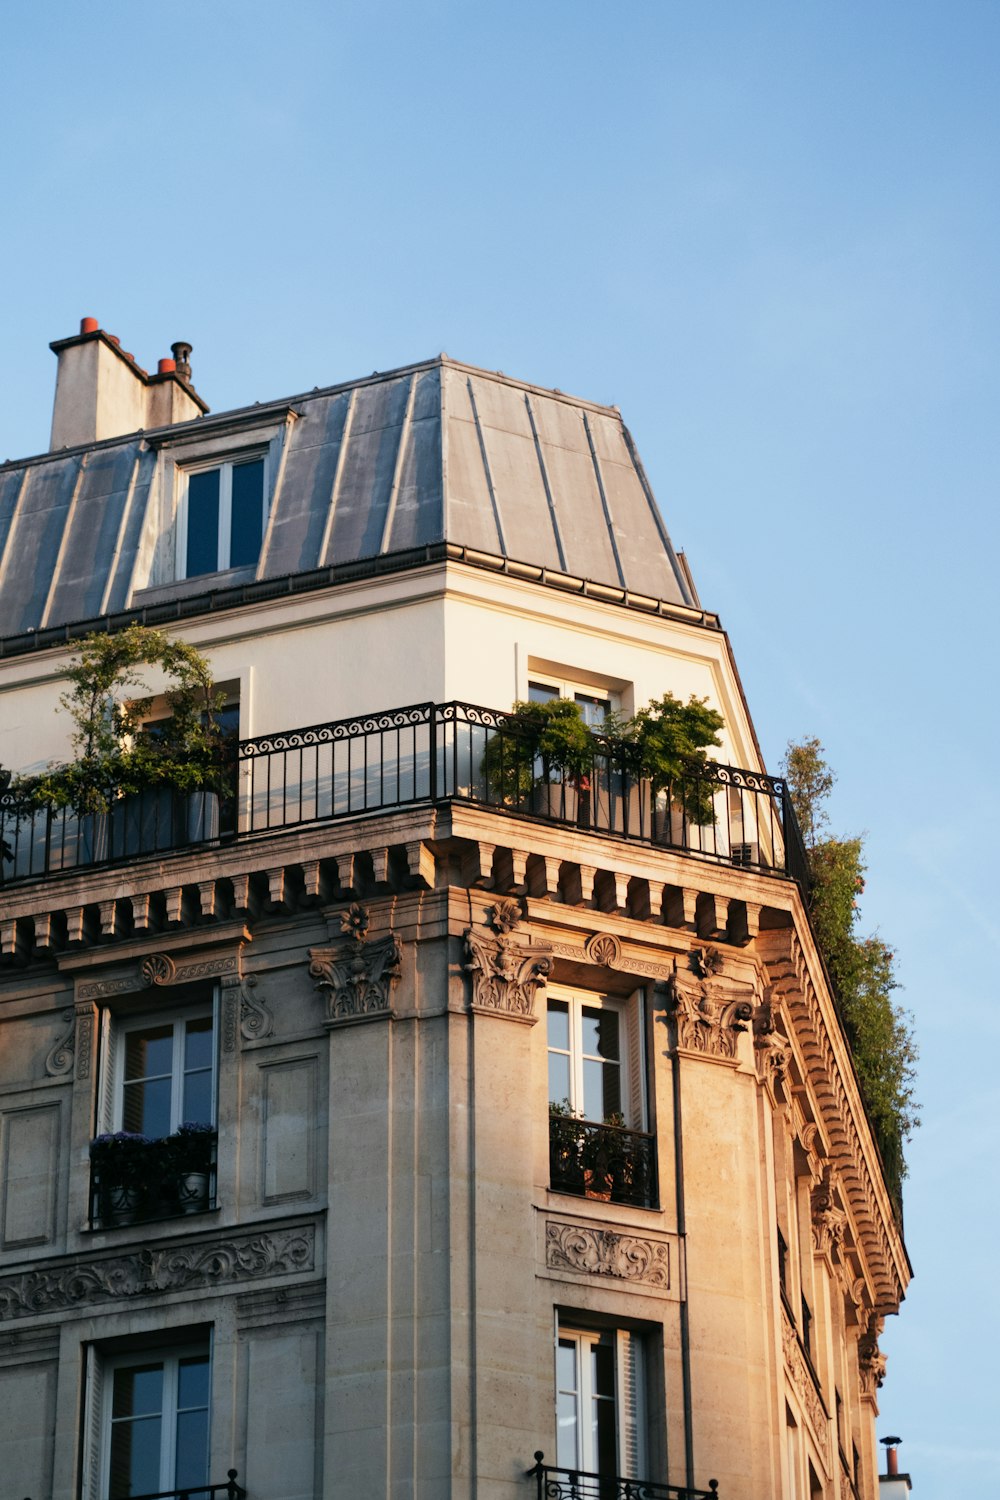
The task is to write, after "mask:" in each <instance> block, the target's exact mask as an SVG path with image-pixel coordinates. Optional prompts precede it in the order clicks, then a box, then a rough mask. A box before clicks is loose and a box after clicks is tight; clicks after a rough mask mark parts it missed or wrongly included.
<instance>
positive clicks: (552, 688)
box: [528, 680, 617, 730]
mask: <svg viewBox="0 0 1000 1500" xmlns="http://www.w3.org/2000/svg"><path fill="white" fill-rule="evenodd" d="M554 698H570V699H572V701H573V702H574V703H575V704H576V706H577V708H578V709H579V710H580V717H581V718H582V719H583V722H584V723H585V724H586V725H587V728H588V729H597V730H600V729H603V727H604V721H605V719H606V718H607V716H608V714H609V713H611V712H612V710H613V709H614V708H616V707H617V704H615V703H613V702H612V700H611V698H610V697H609V696H608V695H607V694H606V693H595V692H582V691H578V690H577V689H576V688H575V687H574V686H573V684H572V683H566V682H556V681H554V680H553V681H547V682H542V681H537V682H536V681H535V680H532V681H531V682H529V683H528V701H529V702H531V703H550V702H552V700H553V699H554Z"/></svg>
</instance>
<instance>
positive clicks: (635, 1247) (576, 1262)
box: [545, 1219, 670, 1291]
mask: <svg viewBox="0 0 1000 1500" xmlns="http://www.w3.org/2000/svg"><path fill="white" fill-rule="evenodd" d="M545 1264H546V1265H547V1266H548V1267H549V1269H550V1270H553V1271H576V1272H580V1273H582V1274H586V1275H588V1276H610V1277H613V1278H614V1279H615V1280H618V1281H633V1282H639V1283H641V1284H643V1285H646V1286H654V1287H658V1288H659V1289H660V1290H661V1291H669V1289H670V1246H669V1244H668V1243H667V1242H666V1241H665V1240H652V1239H648V1238H646V1237H645V1236H642V1235H635V1234H620V1233H618V1231H617V1230H613V1229H601V1228H599V1227H597V1226H596V1225H593V1224H561V1223H557V1222H556V1221H555V1220H553V1219H550V1220H548V1221H547V1223H546V1225H545Z"/></svg>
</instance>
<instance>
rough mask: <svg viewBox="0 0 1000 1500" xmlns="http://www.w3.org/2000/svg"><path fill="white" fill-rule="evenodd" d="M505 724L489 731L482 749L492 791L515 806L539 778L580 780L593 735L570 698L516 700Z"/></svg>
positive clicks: (590, 757)
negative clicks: (487, 739)
mask: <svg viewBox="0 0 1000 1500" xmlns="http://www.w3.org/2000/svg"><path fill="white" fill-rule="evenodd" d="M508 725H509V728H506V729H504V730H502V731H500V732H499V733H496V734H493V735H491V737H490V739H489V742H488V744H487V746H486V750H485V752H484V754H483V761H482V770H483V774H484V775H485V776H486V778H487V781H488V783H489V787H490V792H491V796H492V797H495V798H496V797H498V798H499V799H500V800H501V801H503V802H506V803H509V804H511V805H515V806H516V805H517V804H519V803H523V802H524V801H525V800H526V799H528V798H529V797H530V796H531V792H532V789H533V788H534V786H535V785H536V784H537V783H539V782H541V783H545V782H559V781H563V780H565V781H568V782H569V783H571V784H572V785H579V783H580V782H581V781H582V780H583V779H584V778H585V777H586V776H588V775H589V773H590V768H591V765H592V764H593V758H594V751H595V744H594V739H593V736H592V735H591V733H590V731H589V729H588V728H587V726H586V724H585V723H584V722H583V718H582V717H581V714H580V708H579V705H578V704H576V703H574V702H573V701H572V700H571V699H569V698H552V699H550V700H549V701H548V702H546V703H529V702H526V701H522V700H519V701H518V702H516V703H515V704H514V706H513V708H512V709H511V711H510V714H509V716H508Z"/></svg>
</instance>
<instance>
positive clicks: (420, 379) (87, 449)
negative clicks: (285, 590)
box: [0, 355, 697, 637]
mask: <svg viewBox="0 0 1000 1500" xmlns="http://www.w3.org/2000/svg"><path fill="white" fill-rule="evenodd" d="M282 417H286V418H287V420H288V425H287V430H286V437H285V441H284V445H283V450H282V454H281V460H280V464H279V466H278V472H277V474H276V475H275V476H274V480H273V494H272V501H271V510H270V519H269V522H268V528H267V533H266V536H265V539H264V544H263V548H262V552H261V557H260V561H259V564H258V567H257V570H256V575H255V576H256V578H257V579H272V578H278V577H285V576H287V575H290V574H296V573H303V572H308V571H311V570H315V569H317V568H324V567H330V566H334V565H337V564H341V563H354V562H358V561H361V560H363V559H369V558H379V557H384V556H390V555H392V554H397V553H401V552H405V551H407V550H409V549H414V548H419V547H423V546H429V545H433V544H435V543H441V542H446V543H453V544H457V545H459V546H461V547H464V548H467V549H470V550H473V551H481V552H483V553H487V554H490V555H492V556H495V557H501V558H506V559H510V560H512V561H515V560H516V561H518V562H522V563H529V564H533V565H535V566H537V567H542V568H551V569H553V570H557V571H559V572H561V573H568V574H571V575H573V576H576V577H579V578H581V579H587V580H591V581H593V582H595V583H602V584H608V585H611V586H613V587H616V588H621V589H624V590H626V591H629V592H634V593H636V594H641V595H645V596H651V597H653V598H656V599H660V600H663V601H665V602H667V603H669V604H679V605H682V606H683V605H687V606H695V607H697V599H696V598H695V596H694V591H693V588H692V585H691V584H690V581H689V578H688V575H687V573H686V569H685V568H684V567H683V566H682V564H681V562H679V561H678V557H677V554H676V553H675V551H674V549H673V547H672V545H671V542H670V538H669V536H668V534H667V530H666V527H665V525H664V523H663V520H662V517H661V515H660V513H659V510H658V508H657V505H656V502H655V500H654V498H653V494H652V491H651V490H650V487H649V483H648V481H647V479H646V475H645V473H644V471H643V467H642V463H641V461H640V459H639V456H638V453H637V452H636V449H635V446H634V444H633V442H632V438H631V435H630V434H629V431H628V429H627V428H626V426H625V424H624V423H623V421H622V418H621V414H620V412H619V411H618V409H617V408H616V407H607V406H599V405H595V404H594V403H592V402H588V401H583V400H579V399H577V398H574V397H570V396H566V395H563V394H562V393H561V392H559V391H550V390H544V389H540V388H538V387H536V386H531V385H527V384H525V383H524V382H522V381H518V380H514V379H511V378H509V377H507V376H505V375H502V374H499V373H495V372H491V371H486V370H480V369H476V368H474V367H472V366H469V365H464V364H460V363H458V362H456V361H454V360H451V359H449V358H448V357H447V356H445V355H440V356H438V357H437V358H436V359H433V360H428V361H426V362H424V363H420V364H415V365H411V366H408V367H406V368H404V369H399V370H393V371H390V372H388V373H386V374H375V375H372V376H369V377H368V378H366V379H363V380H355V381H351V382H348V383H347V384H344V385H337V386H331V387H328V388H326V389H323V390H314V391H312V392H309V393H308V394H304V395H300V396H294V397H290V398H288V399H287V400H285V401H281V402H273V403H268V404H267V405H258V406H254V407H250V408H245V409H242V410H240V411H235V412H227V413H221V414H215V415H212V416H203V417H199V418H197V419H196V420H194V421H191V422H187V423H182V424H180V425H178V426H176V427H169V428H159V429H157V430H156V431H152V432H146V433H141V432H139V433H133V434H131V435H128V436H124V437H120V438H112V439H107V440H105V441H103V442H98V443H92V444H87V445H84V446H81V447H77V448H72V449H65V450H62V451H61V452H58V453H50V454H43V455H40V456H38V457H36V458H30V459H25V460H21V461H18V462H12V463H8V464H5V465H3V466H2V467H0V637H2V636H11V635H17V634H21V633H23V632H25V631H37V630H41V629H45V628H47V627H52V626H60V625H64V624H68V623H71V622H77V621H86V620H92V619H97V618H98V617H100V616H102V615H104V614H109V613H113V612H115V611H120V610H123V609H128V608H130V607H132V606H133V604H134V603H135V602H136V594H137V592H138V591H141V590H142V589H143V588H144V587H145V585H147V584H148V583H150V582H157V583H162V579H158V578H155V577H153V578H151V577H150V575H149V563H148V559H149V557H150V556H151V555H153V554H155V552H156V549H157V547H159V548H160V551H161V555H164V554H165V553H166V552H168V551H169V548H168V547H166V546H165V545H164V538H163V537H162V536H161V535H158V533H159V532H161V531H162V530H163V528H164V526H165V525H166V526H167V527H169V526H170V524H172V515H173V509H172V505H173V502H172V501H171V500H170V499H169V497H168V498H167V500H166V501H164V499H163V497H162V495H161V494H160V490H161V489H162V485H163V482H164V481H163V479H162V473H163V466H162V464H159V463H158V461H159V458H160V455H161V454H162V452H163V449H164V446H165V445H166V446H168V447H170V446H172V445H173V444H174V443H175V441H177V440H179V439H184V443H183V449H181V448H178V449H177V459H178V462H184V461H187V459H188V457H189V456H190V455H191V454H196V453H197V442H196V440H197V439H199V438H200V437H202V436H204V438H205V439H206V441H207V440H208V439H212V440H213V451H218V441H217V440H218V439H220V438H223V439H224V438H225V437H226V436H227V434H232V435H233V444H234V448H238V447H239V446H240V445H241V444H242V445H243V446H245V445H246V443H247V442H252V440H253V435H254V432H255V429H256V428H257V427H258V425H259V427H260V429H261V430H263V429H264V428H265V427H266V426H267V425H268V424H271V426H272V428H273V426H274V423H275V421H276V419H280V418H282ZM158 487H159V488H158ZM213 576H214V575H209V576H208V577H206V578H205V579H204V580H202V582H203V585H204V587H205V588H206V589H208V588H211V587H212V578H213ZM157 592H158V594H159V595H160V597H162V590H161V589H158V590H157Z"/></svg>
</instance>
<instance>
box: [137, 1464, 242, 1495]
mask: <svg viewBox="0 0 1000 1500" xmlns="http://www.w3.org/2000/svg"><path fill="white" fill-rule="evenodd" d="M228 1474H229V1477H228V1479H227V1480H226V1482H225V1484H199V1485H192V1486H191V1488H190V1489H183V1490H157V1491H155V1493H153V1494H149V1495H132V1496H130V1497H129V1500H246V1495H247V1492H246V1490H245V1489H244V1488H243V1486H242V1485H241V1484H237V1483H236V1470H235V1469H230V1470H229V1471H228Z"/></svg>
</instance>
